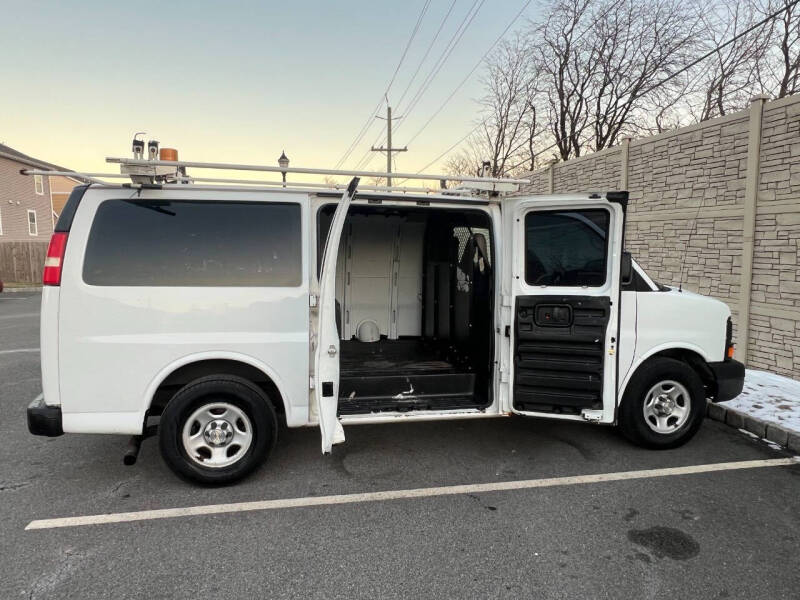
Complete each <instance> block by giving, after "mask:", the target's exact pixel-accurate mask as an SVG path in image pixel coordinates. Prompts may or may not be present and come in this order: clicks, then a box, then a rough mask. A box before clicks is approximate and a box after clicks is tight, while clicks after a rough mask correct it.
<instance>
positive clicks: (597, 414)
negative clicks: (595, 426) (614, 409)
mask: <svg viewBox="0 0 800 600" xmlns="http://www.w3.org/2000/svg"><path fill="white" fill-rule="evenodd" d="M581 416H582V417H583V420H584V421H589V423H599V422H600V420H601V419H602V418H603V411H602V410H589V409H588V408H585V409H583V410H582V411H581Z"/></svg>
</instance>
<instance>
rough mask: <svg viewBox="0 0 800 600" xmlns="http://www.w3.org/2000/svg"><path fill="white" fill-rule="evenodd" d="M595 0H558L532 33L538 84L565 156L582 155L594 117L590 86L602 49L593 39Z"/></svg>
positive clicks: (557, 142)
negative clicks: (591, 14) (587, 125)
mask: <svg viewBox="0 0 800 600" xmlns="http://www.w3.org/2000/svg"><path fill="white" fill-rule="evenodd" d="M591 4H592V0H555V2H553V4H552V5H551V6H550V7H548V8H546V9H545V10H546V11H547V13H548V16H547V19H546V20H545V21H544V22H543V23H542V24H540V25H534V26H533V28H532V30H531V31H530V33H529V36H530V45H531V47H532V48H533V49H534V50H533V60H534V61H535V62H536V71H537V78H536V84H535V86H534V89H536V91H537V93H539V94H541V95H542V96H543V97H544V98H545V101H546V104H547V108H548V119H549V121H550V129H551V133H552V135H553V138H554V140H555V144H556V147H557V149H558V154H559V157H560V158H561V160H568V159H570V158H572V157H577V156H580V154H581V150H582V149H583V145H584V141H585V135H584V134H585V131H586V124H587V122H588V120H589V111H588V106H589V103H588V93H587V92H588V91H589V89H590V88H591V83H592V80H593V79H594V76H595V73H596V69H597V60H596V58H597V57H596V54H595V52H596V50H597V48H596V47H595V46H594V45H593V44H592V43H591V39H590V31H591V23H590V22H589V21H590V20H591V19H590V12H589V8H590V6H591Z"/></svg>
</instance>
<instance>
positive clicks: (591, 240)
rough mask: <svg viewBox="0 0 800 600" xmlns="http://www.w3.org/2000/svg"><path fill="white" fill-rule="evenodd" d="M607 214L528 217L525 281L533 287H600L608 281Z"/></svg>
mask: <svg viewBox="0 0 800 600" xmlns="http://www.w3.org/2000/svg"><path fill="white" fill-rule="evenodd" d="M608 223H609V213H608V211H605V210H602V209H597V210H580V211H552V212H531V213H528V214H527V215H526V216H525V280H526V281H527V282H528V284H530V285H563V286H601V285H603V284H604V283H605V281H606V238H607V237H608Z"/></svg>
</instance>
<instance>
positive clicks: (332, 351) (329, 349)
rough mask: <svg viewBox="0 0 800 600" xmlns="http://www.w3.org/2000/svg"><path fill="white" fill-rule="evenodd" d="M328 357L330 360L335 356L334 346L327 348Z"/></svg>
mask: <svg viewBox="0 0 800 600" xmlns="http://www.w3.org/2000/svg"><path fill="white" fill-rule="evenodd" d="M328 356H330V357H331V358H332V357H334V356H336V346H334V345H333V344H331V345H330V346H328Z"/></svg>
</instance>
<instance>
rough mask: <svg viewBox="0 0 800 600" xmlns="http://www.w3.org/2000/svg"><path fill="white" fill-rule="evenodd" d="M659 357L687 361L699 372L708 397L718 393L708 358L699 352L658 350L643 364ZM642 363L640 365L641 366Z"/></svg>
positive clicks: (679, 349)
mask: <svg viewBox="0 0 800 600" xmlns="http://www.w3.org/2000/svg"><path fill="white" fill-rule="evenodd" d="M659 357H666V358H672V359H674V360H679V361H681V362H684V363H686V364H687V365H689V366H690V367H691V368H692V369H693V370H694V372H695V373H697V375H698V376H699V377H700V380H701V381H702V382H703V385H704V386H705V388H706V397H711V396H714V394H716V387H717V382H716V380H715V379H714V373H712V372H711V369H710V368H709V366H708V363H707V362H706V360H705V359H704V358H703V357H702V356H700V355H699V354H698V353H697V352H695V351H693V350H688V349H686V348H668V349H667V350H662V351H661V352H656V353H655V354H653V355H652V356H649V357H648V358H647V360H645V361H644V362H643V363H642V365H644V364H645V363H647V362H648V361H651V360H653V359H654V358H659ZM642 365H639V368H641V366H642Z"/></svg>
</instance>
